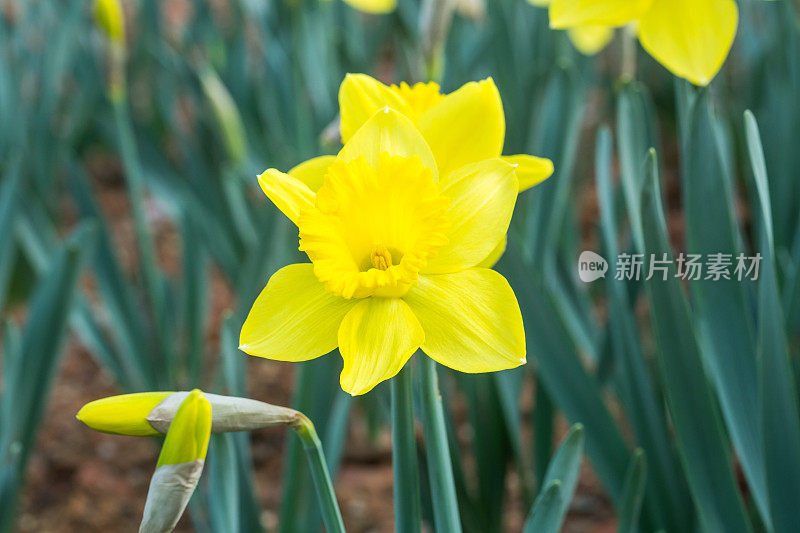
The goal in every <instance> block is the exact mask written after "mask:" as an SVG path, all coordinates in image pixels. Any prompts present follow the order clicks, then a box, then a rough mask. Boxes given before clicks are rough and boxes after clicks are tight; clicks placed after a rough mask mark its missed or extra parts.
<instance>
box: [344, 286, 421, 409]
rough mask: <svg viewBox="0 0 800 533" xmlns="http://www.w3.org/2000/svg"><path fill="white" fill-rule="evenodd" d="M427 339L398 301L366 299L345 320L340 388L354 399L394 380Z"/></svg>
mask: <svg viewBox="0 0 800 533" xmlns="http://www.w3.org/2000/svg"><path fill="white" fill-rule="evenodd" d="M424 340H425V334H424V332H423V330H422V326H421V325H420V323H419V320H417V317H415V316H414V313H412V312H411V309H409V307H408V305H407V304H406V303H405V302H404V301H403V300H400V299H398V298H366V299H363V300H361V301H359V302H358V303H357V304H356V305H355V307H353V308H352V309H351V310H350V312H349V313H347V316H345V317H344V320H342V325H341V327H340V328H339V352H341V354H342V358H343V359H344V369H343V370H342V375H341V385H342V389H343V390H344V391H345V392H348V393H350V394H352V395H353V396H356V395H359V394H364V393H366V392H369V391H370V390H372V388H373V387H375V385H377V384H378V383H380V382H381V381H385V380H387V379H390V378H392V377H394V375H395V374H397V373H398V372H400V369H401V368H403V365H405V364H406V361H408V359H409V358H410V357H411V355H412V354H413V353H414V352H415V351H416V350H417V348H419V347H420V345H421V344H422V343H423V341H424Z"/></svg>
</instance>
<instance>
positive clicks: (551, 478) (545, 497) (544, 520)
mask: <svg viewBox="0 0 800 533" xmlns="http://www.w3.org/2000/svg"><path fill="white" fill-rule="evenodd" d="M583 442H584V435H583V426H582V425H580V424H575V425H574V426H572V428H571V429H570V430H569V432H568V433H567V435H566V436H565V437H564V440H563V441H562V442H561V445H560V446H559V448H558V450H556V453H555V455H553V459H552V460H551V461H550V465H549V466H548V467H547V474H545V478H544V479H545V482H544V487H545V489H544V491H543V492H542V493H541V494H540V495H539V497H538V498H536V501H535V502H534V504H533V508H532V509H531V514H530V517H529V518H528V520H527V522H526V524H525V532H526V533H528V532H536V533H538V532H540V531H541V532H548V531H553V532H557V531H558V530H559V529H560V528H561V524H562V523H563V522H564V518H565V517H566V515H567V510H568V509H569V504H570V501H572V495H573V494H574V493H575V487H577V485H578V476H579V475H580V470H581V463H582V462H583ZM553 486H557V487H558V489H559V490H558V496H559V497H558V498H555V497H554V496H555V495H554V494H552V493H551V491H550V488H551V487H553ZM553 507H555V508H553Z"/></svg>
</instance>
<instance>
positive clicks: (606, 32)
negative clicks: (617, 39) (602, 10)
mask: <svg viewBox="0 0 800 533" xmlns="http://www.w3.org/2000/svg"><path fill="white" fill-rule="evenodd" d="M528 3H529V4H532V5H534V6H537V7H549V6H550V4H552V3H553V0H528ZM567 36H569V40H570V41H572V44H573V45H574V46H575V48H577V49H578V51H579V52H580V53H582V54H583V55H587V56H593V55H595V54H597V53H599V52H600V51H601V50H603V48H605V47H606V46H607V45H608V43H610V42H611V40H612V39H613V38H614V27H613V26H604V25H599V24H594V25H581V26H571V27H570V28H568V29H567Z"/></svg>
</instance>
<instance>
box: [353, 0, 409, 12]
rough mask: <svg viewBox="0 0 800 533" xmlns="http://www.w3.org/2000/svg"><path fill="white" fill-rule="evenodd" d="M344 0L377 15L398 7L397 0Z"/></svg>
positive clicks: (361, 9)
mask: <svg viewBox="0 0 800 533" xmlns="http://www.w3.org/2000/svg"><path fill="white" fill-rule="evenodd" d="M344 2H345V3H346V4H349V5H351V6H353V7H354V8H356V9H358V10H359V11H363V12H364V13H373V14H376V15H380V14H385V13H391V12H392V11H394V10H395V8H396V7H397V0H344Z"/></svg>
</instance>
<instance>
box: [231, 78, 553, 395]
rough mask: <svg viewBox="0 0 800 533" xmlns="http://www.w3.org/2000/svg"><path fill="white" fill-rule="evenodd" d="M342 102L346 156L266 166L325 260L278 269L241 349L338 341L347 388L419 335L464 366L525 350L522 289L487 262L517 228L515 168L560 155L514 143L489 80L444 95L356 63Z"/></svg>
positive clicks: (391, 371) (271, 188)
mask: <svg viewBox="0 0 800 533" xmlns="http://www.w3.org/2000/svg"><path fill="white" fill-rule="evenodd" d="M340 100H341V106H342V108H341V113H342V134H343V138H344V139H345V145H344V148H343V149H342V151H341V152H340V153H339V154H338V156H335V157H328V158H317V159H316V160H312V161H310V162H307V163H305V164H303V165H301V166H300V167H298V168H297V169H293V170H292V171H290V172H289V173H288V174H287V173H283V172H280V171H278V170H275V169H270V170H267V171H266V172H264V173H263V174H262V175H261V176H260V178H259V181H260V183H261V187H262V189H263V190H264V192H265V193H266V194H267V196H268V197H269V198H270V200H272V202H273V203H274V204H275V205H276V206H277V207H278V208H279V209H281V211H283V212H284V213H285V214H286V216H288V217H289V219H290V220H291V221H292V222H294V223H295V224H296V225H297V226H298V229H299V235H300V249H301V250H302V251H305V252H306V253H307V254H308V256H309V258H310V259H311V261H312V263H311V264H295V265H290V266H287V267H285V268H283V269H281V270H279V271H278V272H277V273H276V274H275V275H273V276H272V278H270V280H269V283H268V284H267V287H266V288H265V289H264V291H263V292H262V293H261V294H260V295H259V297H258V299H257V300H256V302H255V304H254V305H253V308H252V309H251V311H250V314H249V316H248V317H247V320H246V322H245V324H244V326H243V328H242V331H241V336H240V342H241V346H240V348H241V349H242V350H243V351H245V352H247V353H249V354H251V355H255V356H260V357H266V358H269V359H276V360H281V361H295V362H297V361H305V360H309V359H313V358H316V357H319V356H321V355H324V354H327V353H328V352H330V351H332V350H333V349H335V348H336V347H338V348H339V351H340V353H341V355H342V358H343V359H344V369H343V370H342V374H341V386H342V388H343V389H344V390H345V391H347V392H349V393H350V394H353V395H358V394H364V393H366V392H368V391H369V390H371V389H372V388H373V387H374V386H375V385H377V384H378V383H380V382H381V381H384V380H387V379H390V378H391V377H393V376H394V375H395V374H397V373H398V372H399V371H400V370H401V369H402V367H403V366H404V365H405V363H406V362H407V361H408V359H409V358H410V357H411V355H412V354H413V353H414V352H415V351H416V350H417V349H418V348H420V347H421V348H422V350H423V351H424V352H425V353H426V354H427V355H428V356H430V357H431V358H433V359H434V360H436V361H437V362H439V363H441V364H443V365H445V366H448V367H450V368H453V369H455V370H459V371H461V372H470V373H475V372H491V371H498V370H504V369H508V368H513V367H516V366H519V365H521V364H524V363H525V353H526V352H525V336H524V331H523V325H522V318H521V314H520V310H519V305H518V304H517V300H516V297H515V296H514V292H513V291H512V290H511V287H510V286H509V285H508V282H507V281H506V280H505V279H504V278H503V276H501V275H500V274H498V273H497V272H495V271H493V270H490V269H488V268H482V267H481V266H480V265H482V264H485V261H486V260H487V258H489V257H490V256H492V254H493V252H495V250H496V249H497V248H498V246H499V245H500V244H501V243H503V242H504V238H505V234H506V231H507V229H508V225H509V222H510V220H511V215H512V213H513V210H514V205H515V202H516V197H517V194H518V192H519V190H520V179H518V176H517V170H520V169H521V170H523V174H522V175H523V176H524V179H525V180H526V183H525V185H526V186H530V185H533V184H534V183H536V182H538V181H541V180H542V179H544V178H545V177H546V176H548V175H549V174H550V173H551V172H552V165H551V164H550V165H547V164H545V163H544V161H546V160H542V161H540V160H538V159H537V160H536V162H535V163H531V162H529V161H527V158H529V156H514V157H513V158H508V159H503V158H501V157H500V153H501V150H502V146H503V138H504V133H505V123H504V120H503V113H502V104H501V102H500V98H499V96H498V93H497V89H496V87H495V86H494V83H493V82H492V81H491V80H486V81H484V82H480V83H470V84H467V85H466V86H464V87H462V88H461V89H459V90H458V91H456V92H455V93H453V94H451V95H448V96H443V95H441V94H440V93H439V90H438V86H436V85H435V84H418V85H416V86H414V87H409V86H407V85H403V86H400V87H395V88H387V87H386V86H383V85H381V84H378V83H377V82H375V81H374V80H372V79H371V78H368V77H366V76H349V77H348V78H347V79H346V80H345V82H344V83H343V85H342V89H341V93H340ZM387 103H390V104H391V106H386V104H387ZM381 106H384V107H381ZM534 159H535V158H534ZM516 161H520V162H521V163H519V164H516V163H514V162H516ZM547 163H549V162H547ZM515 165H516V166H515ZM536 165H541V166H543V167H547V168H544V169H538V170H536V171H534V170H532V169H533V168H535V167H536ZM537 172H538V174H537Z"/></svg>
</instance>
